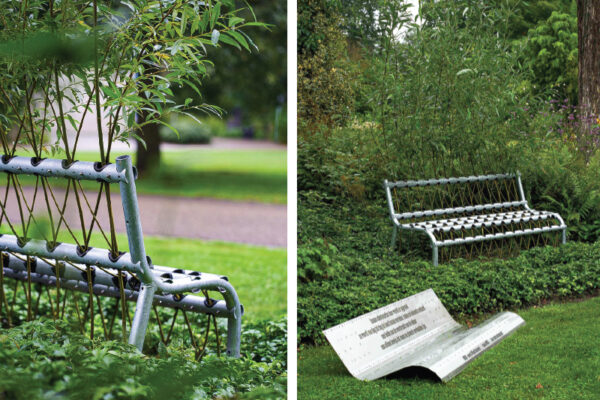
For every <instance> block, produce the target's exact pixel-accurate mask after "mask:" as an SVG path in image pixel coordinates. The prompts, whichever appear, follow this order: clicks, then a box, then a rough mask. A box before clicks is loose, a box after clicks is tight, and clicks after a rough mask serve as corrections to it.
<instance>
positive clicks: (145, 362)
mask: <svg viewBox="0 0 600 400" xmlns="http://www.w3.org/2000/svg"><path fill="white" fill-rule="evenodd" d="M272 324H273V326H277V329H276V330H277V336H279V334H280V333H281V329H285V320H282V321H280V322H277V323H272ZM248 328H249V329H248V330H249V331H251V332H253V334H252V336H253V337H254V342H253V344H257V343H263V345H262V346H261V352H263V353H264V354H265V359H266V360H268V361H267V362H256V361H252V359H251V358H241V359H227V358H218V357H216V356H208V357H206V358H205V359H204V361H203V362H202V363H196V362H194V361H193V358H192V359H191V358H190V357H189V354H187V353H185V352H183V353H179V352H171V353H162V354H161V356H160V357H146V356H144V355H142V354H141V353H139V352H138V351H137V350H136V349H135V348H134V347H133V346H130V345H126V344H123V343H121V342H116V341H91V340H89V338H87V337H85V336H82V335H80V334H78V333H73V332H72V331H71V330H70V327H69V326H68V324H67V323H65V322H56V323H55V322H53V321H51V320H40V321H34V322H27V323H24V324H23V325H20V326H18V327H16V328H13V329H9V330H0V364H2V365H3V374H2V375H1V376H0V395H1V396H3V397H6V398H15V399H26V398H48V397H56V396H60V397H61V398H69V399H146V398H164V397H175V398H180V399H210V398H215V397H223V398H230V397H234V396H236V395H237V394H242V397H246V395H248V396H250V397H251V396H252V395H253V394H260V395H261V398H282V397H285V362H284V361H282V354H284V353H285V346H282V344H281V341H280V340H276V341H274V342H272V341H271V337H270V336H269V334H267V335H266V336H265V335H264V334H262V333H258V332H261V331H260V330H258V329H260V326H259V327H257V328H258V329H252V328H251V327H248ZM265 352H266V353H265ZM275 360H278V361H277V362H275ZM244 393H246V395H243V394H244Z"/></svg>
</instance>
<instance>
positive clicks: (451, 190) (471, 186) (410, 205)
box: [387, 174, 524, 222]
mask: <svg viewBox="0 0 600 400" xmlns="http://www.w3.org/2000/svg"><path fill="white" fill-rule="evenodd" d="M387 185H388V187H389V188H390V194H391V200H392V206H393V210H394V214H395V215H396V217H397V218H398V219H400V220H403V222H404V221H406V222H418V221H423V220H430V219H442V218H446V217H461V216H468V215H476V214H480V213H482V212H484V211H485V212H488V213H489V212H494V211H493V210H496V211H498V210H502V211H514V210H517V209H523V207H524V199H523V198H522V197H521V194H520V190H519V180H518V176H517V175H516V174H503V175H486V176H473V177H462V178H448V179H430V180H423V181H400V182H394V183H388V184H387Z"/></svg>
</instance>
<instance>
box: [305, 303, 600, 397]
mask: <svg viewBox="0 0 600 400" xmlns="http://www.w3.org/2000/svg"><path fill="white" fill-rule="evenodd" d="M599 310H600V298H593V299H590V300H586V301H581V302H572V303H565V304H553V305H548V306H544V307H540V308H531V309H527V310H522V311H519V315H521V316H522V317H523V318H524V319H525V321H526V322H527V324H526V325H525V326H524V327H522V328H520V329H519V330H517V331H516V332H515V333H514V334H513V335H512V336H510V337H508V338H507V339H505V340H504V341H503V342H502V343H500V344H499V345H498V346H496V347H494V348H492V349H491V350H489V351H488V352H486V353H484V354H483V355H482V356H481V357H479V358H477V359H476V360H475V361H473V363H471V364H470V365H469V366H467V368H466V369H465V370H464V371H463V372H462V373H460V374H459V375H458V376H457V377H455V378H454V379H452V380H451V381H450V382H448V383H445V384H444V383H440V382H435V381H432V380H427V379H422V378H421V379H420V378H395V379H385V378H383V379H379V380H376V381H373V382H361V381H359V380H357V379H355V378H353V377H352V376H351V375H350V374H349V373H348V371H347V370H346V368H345V367H344V365H343V364H342V362H341V361H340V360H339V358H338V357H337V355H336V354H335V353H334V351H333V349H332V348H331V347H329V346H322V347H309V348H305V349H301V350H300V351H299V353H298V355H299V361H298V399H345V398H347V399H356V400H359V399H397V400H401V399H436V400H437V399H553V400H556V399H568V400H571V399H598V398H600V346H599V343H600V312H599Z"/></svg>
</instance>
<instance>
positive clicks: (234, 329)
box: [227, 305, 242, 358]
mask: <svg viewBox="0 0 600 400" xmlns="http://www.w3.org/2000/svg"><path fill="white" fill-rule="evenodd" d="M233 314H234V315H233V316H231V317H229V318H228V319H227V355H228V356H229V357H233V358H239V356H240V340H241V336H242V309H241V306H239V305H238V306H236V309H235V310H234V313H233Z"/></svg>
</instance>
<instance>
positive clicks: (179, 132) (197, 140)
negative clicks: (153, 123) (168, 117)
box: [160, 117, 212, 144]
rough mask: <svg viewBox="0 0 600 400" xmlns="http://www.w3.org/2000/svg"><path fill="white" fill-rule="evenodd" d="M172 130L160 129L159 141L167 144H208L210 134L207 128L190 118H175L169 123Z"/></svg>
mask: <svg viewBox="0 0 600 400" xmlns="http://www.w3.org/2000/svg"><path fill="white" fill-rule="evenodd" d="M170 125H171V126H172V127H173V128H175V129H176V131H175V130H173V129H171V128H169V127H167V126H164V125H162V126H161V127H160V140H161V141H162V142H167V143H181V144H208V143H210V139H211V137H212V134H211V132H210V129H209V127H207V126H206V125H205V124H202V123H198V122H196V121H195V120H193V119H192V118H180V117H178V118H175V119H173V120H172V121H170Z"/></svg>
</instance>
